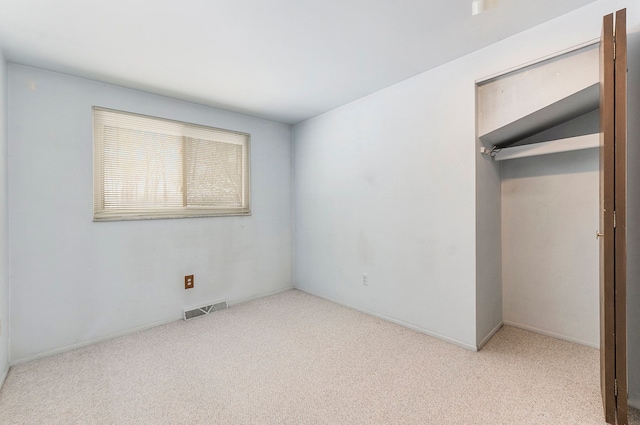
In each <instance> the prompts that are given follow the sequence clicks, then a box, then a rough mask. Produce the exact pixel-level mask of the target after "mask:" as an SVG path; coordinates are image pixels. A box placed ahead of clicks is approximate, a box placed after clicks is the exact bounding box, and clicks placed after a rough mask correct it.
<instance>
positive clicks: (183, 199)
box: [93, 107, 251, 221]
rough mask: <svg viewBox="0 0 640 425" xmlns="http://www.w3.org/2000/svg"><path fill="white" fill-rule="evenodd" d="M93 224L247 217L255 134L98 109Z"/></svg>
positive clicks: (95, 114)
mask: <svg viewBox="0 0 640 425" xmlns="http://www.w3.org/2000/svg"><path fill="white" fill-rule="evenodd" d="M93 142H94V200H93V209H94V211H93V218H94V221H107V220H135V219H148V218H179V217H206V216H218V215H248V214H250V213H251V210H250V207H249V199H250V197H249V135H248V134H244V133H238V132H235V131H229V130H221V129H218V128H212V127H204V126H199V125H195V124H187V123H183V122H179V121H171V120H166V119H162V118H154V117H149V116H144V115H137V114H131V113H128V112H120V111H114V110H110V109H103V108H97V107H94V108H93Z"/></svg>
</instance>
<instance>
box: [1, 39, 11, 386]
mask: <svg viewBox="0 0 640 425" xmlns="http://www.w3.org/2000/svg"><path fill="white" fill-rule="evenodd" d="M8 225H9V223H8V207H7V63H6V61H5V59H4V56H3V55H2V52H0V387H1V386H2V383H3V382H4V378H5V377H6V375H7V372H8V371H9V271H8V267H7V259H8V257H9V251H8V247H7V237H8V236H7V233H8V230H9V228H8Z"/></svg>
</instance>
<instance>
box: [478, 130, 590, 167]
mask: <svg viewBox="0 0 640 425" xmlns="http://www.w3.org/2000/svg"><path fill="white" fill-rule="evenodd" d="M599 146H600V134H599V133H595V134H587V135H585V136H578V137H569V138H566V139H558V140H552V141H549V142H540V143H533V144H530V145H524V146H514V147H512V148H503V149H498V148H496V147H494V148H493V149H491V150H489V149H487V148H481V150H480V152H481V153H482V154H484V155H488V156H491V157H492V158H493V159H494V160H495V161H505V160H508V159H516V158H525V157H529V156H538V155H547V154H551V153H560V152H571V151H577V150H582V149H591V148H597V147H599Z"/></svg>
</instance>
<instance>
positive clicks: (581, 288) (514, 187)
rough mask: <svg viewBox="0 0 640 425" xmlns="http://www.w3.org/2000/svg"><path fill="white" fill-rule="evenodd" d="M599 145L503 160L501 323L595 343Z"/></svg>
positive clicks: (597, 291) (596, 329)
mask: <svg viewBox="0 0 640 425" xmlns="http://www.w3.org/2000/svg"><path fill="white" fill-rule="evenodd" d="M598 190H599V156H598V149H587V150H581V151H574V152H564V153H556V154H551V155H541V156H535V157H530V158H521V159H513V160H508V161H503V162H502V267H503V274H502V287H503V303H504V322H505V324H510V325H514V326H518V327H522V328H525V329H530V330H533V331H536V332H540V333H543V334H547V335H551V336H555V337H558V338H562V339H566V340H569V341H574V342H578V343H581V344H585V345H589V346H591V347H595V348H597V347H598V346H599V342H600V333H599V332H600V331H599V330H600V321H599V320H600V319H599V318H600V316H599V311H600V310H599V283H598V282H599V281H598V277H599V268H598V267H599V251H598V248H599V246H598V241H597V240H596V238H595V233H596V229H598V223H599V216H598V210H599V204H598V202H599V200H598Z"/></svg>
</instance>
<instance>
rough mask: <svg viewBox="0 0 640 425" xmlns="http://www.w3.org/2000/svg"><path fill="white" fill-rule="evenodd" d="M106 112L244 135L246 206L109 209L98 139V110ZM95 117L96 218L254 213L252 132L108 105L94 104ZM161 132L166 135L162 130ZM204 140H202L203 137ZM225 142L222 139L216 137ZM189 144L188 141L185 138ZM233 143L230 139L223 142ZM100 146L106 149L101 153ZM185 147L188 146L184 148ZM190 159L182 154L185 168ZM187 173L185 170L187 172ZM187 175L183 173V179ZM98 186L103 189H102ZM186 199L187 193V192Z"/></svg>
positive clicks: (102, 143)
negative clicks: (106, 202) (252, 202)
mask: <svg viewBox="0 0 640 425" xmlns="http://www.w3.org/2000/svg"><path fill="white" fill-rule="evenodd" d="M97 111H104V112H107V113H113V114H121V115H127V116H133V117H137V118H140V119H143V120H153V121H159V122H163V123H168V124H169V125H175V126H177V127H183V128H185V129H191V130H195V131H198V130H204V131H214V132H223V133H227V134H230V135H236V136H240V137H244V138H245V141H244V143H242V144H239V143H235V144H238V145H241V146H242V155H241V159H242V164H241V166H242V191H243V195H242V199H243V205H242V206H241V207H225V206H198V205H191V206H189V205H185V204H186V202H185V204H183V206H182V207H180V208H177V207H152V208H145V207H140V208H130V209H115V208H111V209H107V208H105V207H104V201H105V196H104V169H103V168H104V164H103V163H102V158H103V156H104V142H100V141H99V140H98V138H99V137H101V136H100V135H99V132H100V127H101V126H100V125H99V124H98V123H97V119H96V112H97ZM91 116H92V135H93V192H94V194H93V221H94V222H102V221H130V220H155V219H169V218H198V217H221V216H250V215H251V214H252V212H251V134H249V133H245V132H240V131H235V130H229V129H224V128H218V127H213V126H206V125H201V124H194V123H190V122H185V121H178V120H173V119H168V118H163V117H156V116H151V115H144V114H138V113H135V112H128V111H121V110H117V109H110V108H104V107H100V106H93V107H92V111H91ZM159 134H162V133H161V132H159ZM182 137H183V138H185V139H186V138H190V136H187V135H183V136H182ZM200 140H202V139H200ZM215 141H216V142H221V141H220V140H215ZM184 143H186V140H185V141H184ZM221 143H229V142H221ZM100 146H102V151H101V152H99V150H100ZM183 149H184V147H183ZM185 163H186V158H185V156H184V153H183V156H182V160H181V166H182V167H183V170H184V166H185V165H184V164H185ZM183 174H184V173H183ZM184 178H185V177H184V176H183V179H184ZM186 184H187V183H186V182H185V181H183V191H184V190H186V189H187V188H186ZM98 185H100V186H101V188H102V189H99V187H98ZM245 192H246V194H245ZM183 196H184V197H185V199H186V194H185V193H183Z"/></svg>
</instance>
